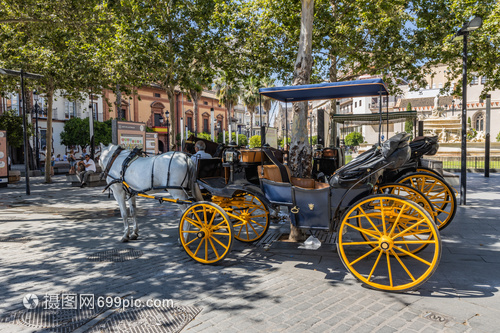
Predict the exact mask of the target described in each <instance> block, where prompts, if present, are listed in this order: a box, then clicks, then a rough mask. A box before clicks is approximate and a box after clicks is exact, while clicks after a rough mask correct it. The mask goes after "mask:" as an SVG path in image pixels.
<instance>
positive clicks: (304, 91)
mask: <svg viewBox="0 0 500 333" xmlns="http://www.w3.org/2000/svg"><path fill="white" fill-rule="evenodd" d="M259 93H260V94H261V95H264V96H267V97H270V98H272V99H275V100H278V101H282V102H301V101H312V100H322V99H334V98H352V97H366V96H378V95H380V94H382V95H383V96H387V95H389V92H388V91H387V87H386V86H385V83H384V81H383V80H382V79H368V80H355V81H345V82H332V83H320V84H308V85H302V86H287V87H272V88H260V89H259Z"/></svg>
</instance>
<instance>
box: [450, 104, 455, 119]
mask: <svg viewBox="0 0 500 333" xmlns="http://www.w3.org/2000/svg"><path fill="white" fill-rule="evenodd" d="M454 115H455V100H452V101H451V116H452V117H453V116H454Z"/></svg>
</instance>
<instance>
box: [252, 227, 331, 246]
mask: <svg viewBox="0 0 500 333" xmlns="http://www.w3.org/2000/svg"><path fill="white" fill-rule="evenodd" d="M311 234H312V235H313V236H314V237H316V238H317V239H319V240H320V241H321V244H323V245H327V244H328V245H334V244H335V236H336V233H334V232H333V233H332V232H328V231H326V230H312V231H311ZM283 235H286V234H285V233H283V232H281V231H279V230H276V231H271V230H270V231H268V232H267V233H266V234H265V235H264V237H262V238H261V239H260V240H259V241H258V242H256V243H255V244H254V245H255V246H256V247H262V248H269V247H271V245H272V244H273V243H274V242H279V241H280V239H281V238H282V237H283Z"/></svg>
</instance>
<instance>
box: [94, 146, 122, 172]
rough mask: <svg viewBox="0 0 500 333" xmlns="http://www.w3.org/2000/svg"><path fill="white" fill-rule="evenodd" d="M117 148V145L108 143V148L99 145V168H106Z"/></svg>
mask: <svg viewBox="0 0 500 333" xmlns="http://www.w3.org/2000/svg"><path fill="white" fill-rule="evenodd" d="M117 148H118V145H114V144H112V143H110V144H109V145H108V146H105V145H103V144H102V143H101V158H99V166H100V167H101V169H102V170H104V169H105V168H106V166H107V165H108V162H109V160H110V158H111V156H113V152H114V151H115V150H116V149H117Z"/></svg>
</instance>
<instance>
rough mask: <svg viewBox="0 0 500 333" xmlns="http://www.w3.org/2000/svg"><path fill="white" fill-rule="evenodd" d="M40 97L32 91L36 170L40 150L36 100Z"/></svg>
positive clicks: (38, 164) (38, 167)
mask: <svg viewBox="0 0 500 333" xmlns="http://www.w3.org/2000/svg"><path fill="white" fill-rule="evenodd" d="M39 98H40V96H39V95H38V92H37V91H36V90H35V91H33V100H34V101H35V154H36V156H35V160H36V168H37V170H39V169H40V148H39V146H38V142H39V141H38V99H39Z"/></svg>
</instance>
